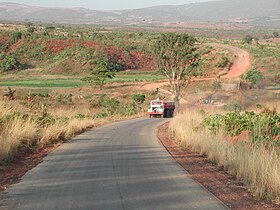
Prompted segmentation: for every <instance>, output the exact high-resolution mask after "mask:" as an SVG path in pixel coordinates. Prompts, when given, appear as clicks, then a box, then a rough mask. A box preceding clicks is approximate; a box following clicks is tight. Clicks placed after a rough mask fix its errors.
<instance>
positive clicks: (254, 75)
mask: <svg viewBox="0 0 280 210" xmlns="http://www.w3.org/2000/svg"><path fill="white" fill-rule="evenodd" d="M263 78H264V76H263V74H262V72H261V71H259V70H257V69H255V68H253V69H251V70H249V71H248V72H247V73H246V74H242V75H241V79H243V80H245V81H246V82H248V83H249V85H250V87H251V88H252V87H253V86H255V85H256V84H257V83H258V82H260V81H261V80H262V79H263Z"/></svg>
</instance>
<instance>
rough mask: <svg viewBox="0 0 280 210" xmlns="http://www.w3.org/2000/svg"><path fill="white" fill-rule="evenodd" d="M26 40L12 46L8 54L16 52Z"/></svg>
mask: <svg viewBox="0 0 280 210" xmlns="http://www.w3.org/2000/svg"><path fill="white" fill-rule="evenodd" d="M24 42H25V41H24V39H20V40H18V41H17V42H16V43H14V44H13V45H12V46H10V48H9V51H8V53H13V52H15V51H16V50H17V49H18V48H19V47H20V46H21V45H23V44H24Z"/></svg>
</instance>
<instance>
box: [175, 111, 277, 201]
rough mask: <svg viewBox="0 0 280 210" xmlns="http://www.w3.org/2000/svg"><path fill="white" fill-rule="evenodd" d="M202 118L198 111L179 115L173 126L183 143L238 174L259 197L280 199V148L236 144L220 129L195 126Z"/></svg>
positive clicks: (178, 138) (177, 137)
mask: <svg viewBox="0 0 280 210" xmlns="http://www.w3.org/2000/svg"><path fill="white" fill-rule="evenodd" d="M201 120H202V116H201V115H200V114H198V113H195V112H192V113H190V112H186V113H183V114H181V115H178V116H176V118H175V119H174V120H173V121H172V122H171V123H170V129H171V130H172V131H173V132H174V134H175V137H176V139H177V140H178V141H179V142H180V144H181V145H182V146H189V147H191V148H192V149H193V150H194V151H196V152H199V153H201V154H206V155H207V156H208V157H209V159H210V160H212V161H213V162H215V163H217V164H218V165H219V166H222V167H223V168H224V169H225V170H227V171H228V172H230V173H231V174H233V175H235V176H236V177H238V178H239V179H240V180H241V181H242V182H243V183H244V184H245V185H246V186H248V187H249V188H250V189H251V191H252V192H253V193H254V194H255V195H256V196H257V197H259V198H262V199H268V200H274V201H276V202H280V154H279V149H275V148H274V149H270V150H269V151H268V150H267V149H265V148H263V147H256V146H252V145H248V144H244V143H243V144H238V145H234V144H232V143H230V142H228V141H225V139H226V137H225V135H224V134H223V133H222V132H220V133H218V134H217V135H213V134H211V133H210V132H209V131H208V130H206V129H199V130H198V131H195V129H193V128H194V127H196V126H197V125H198V124H199V123H200V122H201Z"/></svg>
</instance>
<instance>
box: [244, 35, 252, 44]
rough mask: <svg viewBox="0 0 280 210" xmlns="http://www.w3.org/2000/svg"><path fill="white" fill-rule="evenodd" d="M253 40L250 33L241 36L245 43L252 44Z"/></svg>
mask: <svg viewBox="0 0 280 210" xmlns="http://www.w3.org/2000/svg"><path fill="white" fill-rule="evenodd" d="M253 40H254V37H252V36H251V35H247V36H245V37H244V38H243V42H244V43H247V44H252V42H253Z"/></svg>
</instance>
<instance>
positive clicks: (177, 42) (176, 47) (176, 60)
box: [155, 33, 199, 103]
mask: <svg viewBox="0 0 280 210" xmlns="http://www.w3.org/2000/svg"><path fill="white" fill-rule="evenodd" d="M196 43H197V39H196V38H195V37H194V36H191V35H188V34H186V33H178V34H177V33H163V34H162V35H161V36H160V37H159V39H158V40H157V42H156V44H155V54H156V57H157V60H158V65H159V68H160V71H161V73H162V74H163V75H165V76H166V78H167V79H168V80H169V84H170V86H171V88H172V90H173V92H174V94H175V99H174V100H175V102H177V103H179V100H180V98H181V90H182V88H183V87H186V86H187V85H188V84H189V82H190V78H191V73H192V72H193V71H195V68H194V66H196V65H197V64H198V60H199V54H198V53H197V49H198V48H197V46H196Z"/></svg>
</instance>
